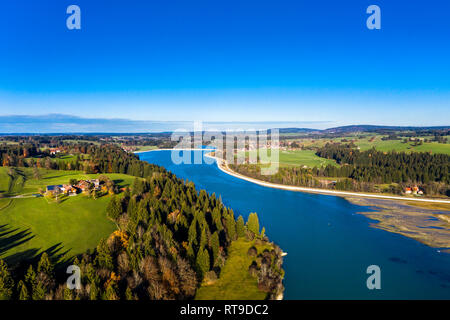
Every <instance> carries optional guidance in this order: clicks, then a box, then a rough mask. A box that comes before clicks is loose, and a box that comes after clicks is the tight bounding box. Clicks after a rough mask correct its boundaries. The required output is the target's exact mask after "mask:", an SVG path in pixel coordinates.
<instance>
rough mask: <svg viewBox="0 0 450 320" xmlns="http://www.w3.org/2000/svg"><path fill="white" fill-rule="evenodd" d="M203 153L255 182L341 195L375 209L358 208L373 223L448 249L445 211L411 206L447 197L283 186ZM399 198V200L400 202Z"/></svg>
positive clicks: (449, 235)
mask: <svg viewBox="0 0 450 320" xmlns="http://www.w3.org/2000/svg"><path fill="white" fill-rule="evenodd" d="M205 156H207V157H211V158H215V159H216V163H217V166H218V168H219V169H220V170H221V171H223V172H225V173H227V174H229V175H231V176H233V177H236V178H239V179H243V180H246V181H249V182H252V183H255V184H258V185H262V186H265V187H269V188H276V189H283V190H290V191H299V192H309V193H322V194H330V195H335V196H341V197H344V198H345V199H347V200H348V201H350V202H352V203H354V204H357V205H360V206H368V207H372V208H373V209H374V211H371V212H359V213H360V214H363V215H365V216H366V217H368V218H370V219H372V220H375V221H377V223H372V224H371V226H372V227H374V228H378V229H382V230H386V231H389V232H393V233H397V234H401V235H403V236H406V237H409V238H413V239H415V240H417V241H419V242H421V243H423V244H426V245H428V246H430V247H433V248H437V249H439V250H440V251H442V252H448V253H450V215H449V214H445V213H443V212H442V211H440V210H434V209H431V208H430V209H428V208H423V207H416V206H414V207H413V206H412V204H415V202H414V201H416V202H421V203H431V204H441V205H443V206H447V205H449V206H450V201H446V200H437V199H410V198H405V197H395V196H383V195H374V194H365V193H357V192H345V191H334V190H322V189H315V188H306V187H295V186H285V185H280V184H275V183H270V182H265V181H261V180H258V179H254V178H250V177H247V176H244V175H242V174H239V173H237V172H235V171H233V170H232V169H230V167H229V166H228V164H227V163H226V161H224V160H221V159H218V158H217V157H213V156H210V155H205ZM399 200H401V202H400V201H399ZM444 211H448V209H444Z"/></svg>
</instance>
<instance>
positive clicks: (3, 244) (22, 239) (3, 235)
mask: <svg viewBox="0 0 450 320" xmlns="http://www.w3.org/2000/svg"><path fill="white" fill-rule="evenodd" d="M33 238H34V235H33V234H32V233H31V232H30V229H29V228H28V229H25V230H22V231H20V229H19V228H15V229H13V228H9V227H8V225H2V226H0V255H1V254H3V253H4V252H6V251H8V250H10V249H12V248H14V247H17V246H20V245H21V244H24V243H26V242H28V241H30V240H31V239H33Z"/></svg>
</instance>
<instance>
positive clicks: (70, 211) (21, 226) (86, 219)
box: [0, 167, 134, 264]
mask: <svg viewBox="0 0 450 320" xmlns="http://www.w3.org/2000/svg"><path fill="white" fill-rule="evenodd" d="M13 170H15V172H16V174H15V175H13V176H14V177H15V178H13V179H11V177H10V175H8V173H9V172H10V168H4V167H0V190H1V191H2V192H3V198H0V259H5V260H6V261H7V262H9V263H12V264H14V263H16V262H18V261H20V260H23V259H31V258H33V257H35V256H36V255H38V254H39V253H41V252H43V251H47V252H48V253H49V254H51V255H52V256H54V257H55V258H56V259H57V260H60V261H63V260H65V259H68V258H71V257H73V256H74V255H77V254H80V253H83V252H85V251H87V250H88V249H94V248H95V247H96V246H97V244H98V242H99V241H100V239H102V238H105V237H108V236H109V235H110V234H111V233H112V232H113V231H114V230H115V228H116V226H115V224H114V223H113V222H112V221H110V220H109V219H108V218H107V216H106V206H107V204H108V202H109V200H110V196H108V195H106V196H102V197H100V198H98V199H96V200H94V199H92V198H89V197H86V196H85V195H82V194H79V195H77V196H73V197H63V198H62V199H61V200H60V201H59V202H55V201H52V200H48V199H47V198H45V197H31V194H35V193H37V192H38V191H39V189H45V187H46V186H47V185H53V184H64V183H68V182H69V180H70V179H93V178H96V177H98V176H100V175H99V174H84V173H82V172H79V171H58V170H44V169H41V170H39V173H40V177H39V179H36V178H35V176H34V174H33V170H32V169H28V168H16V169H13ZM105 175H106V176H108V177H109V178H110V179H112V180H113V181H114V182H115V183H116V184H117V185H119V186H120V187H125V186H129V185H130V184H131V183H132V182H133V180H134V177H132V176H128V175H125V174H105ZM11 181H13V183H11ZM8 190H10V194H8ZM10 195H14V196H16V195H22V196H23V198H9V197H8V196H10Z"/></svg>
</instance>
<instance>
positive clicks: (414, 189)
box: [405, 186, 423, 194]
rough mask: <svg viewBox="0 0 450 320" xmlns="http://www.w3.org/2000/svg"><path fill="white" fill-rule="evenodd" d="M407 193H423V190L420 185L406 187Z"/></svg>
mask: <svg viewBox="0 0 450 320" xmlns="http://www.w3.org/2000/svg"><path fill="white" fill-rule="evenodd" d="M405 194H423V191H422V190H420V189H419V187H418V186H413V187H407V188H405Z"/></svg>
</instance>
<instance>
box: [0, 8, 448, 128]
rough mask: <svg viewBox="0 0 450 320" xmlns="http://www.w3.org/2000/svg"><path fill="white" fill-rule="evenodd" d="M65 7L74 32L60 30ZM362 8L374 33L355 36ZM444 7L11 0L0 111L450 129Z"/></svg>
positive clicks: (1, 32) (4, 19)
mask: <svg viewBox="0 0 450 320" xmlns="http://www.w3.org/2000/svg"><path fill="white" fill-rule="evenodd" d="M70 4H77V5H79V6H80V8H81V12H82V13H81V18H82V21H81V26H82V29H81V30H68V29H67V28H66V18H67V17H68V15H67V14H66V8H67V6H69V5H70ZM371 4H377V5H378V6H380V8H381V15H382V22H381V27H382V28H381V30H368V29H367V28H366V19H367V17H368V15H367V14H366V13H365V11H366V8H367V7H368V6H369V5H371ZM449 12H450V3H449V1H445V0H441V1H437V0H428V1H422V0H419V1H404V0H396V1H393V0H390V1H384V0H383V1H381V0H377V1H375V0H371V1H365V0H360V1H352V0H347V1H331V0H324V1H301V0H297V1H287V0H270V1H265V0H259V1H253V0H239V1H235V0H227V1H222V0H205V1H197V0H190V1H186V0H177V1H175V0H164V1H162V0H161V1H139V0H127V1H122V0H117V1H114V0H109V1H106V0H105V1H103V0H102V1H99V0H70V1H66V0H58V1H54V0H45V1H43V0H15V1H8V2H4V3H2V6H1V9H0V116H3V115H45V114H51V113H61V114H71V115H75V116H81V117H88V118H127V119H132V120H151V121H168V120H174V121H184V120H203V121H299V122H303V121H305V122H311V123H314V122H315V121H328V123H333V124H334V125H343V124H385V125H449V124H450V123H449V119H450V111H449V110H450V59H449V57H450V19H448V14H449ZM316 126H317V127H320V126H323V122H320V123H317V125H316ZM327 126H331V125H327ZM309 127H314V125H310V126H309Z"/></svg>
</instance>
